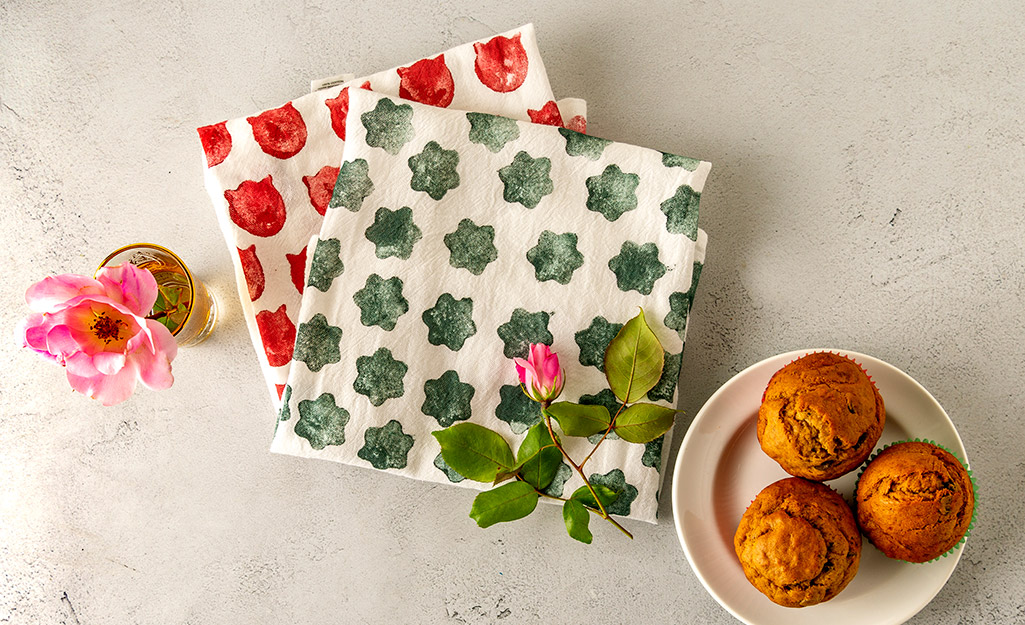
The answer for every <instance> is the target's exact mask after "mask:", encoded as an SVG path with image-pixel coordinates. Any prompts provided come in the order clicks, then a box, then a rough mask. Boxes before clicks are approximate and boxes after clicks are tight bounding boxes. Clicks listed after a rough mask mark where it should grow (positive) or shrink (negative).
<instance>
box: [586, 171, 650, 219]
mask: <svg viewBox="0 0 1025 625" xmlns="http://www.w3.org/2000/svg"><path fill="white" fill-rule="evenodd" d="M640 182H641V178H640V176H638V175H637V174H630V173H625V172H623V170H621V169H620V168H619V166H618V165H609V166H608V167H606V168H605V171H603V172H602V173H601V174H600V175H598V176H591V177H590V178H588V179H587V180H586V184H587V209H588V210H592V211H594V212H596V213H601V214H602V215H604V216H605V219H608V220H609V221H616V220H617V219H619V218H620V217H621V216H622V215H623V213H625V212H627V211H632V210H633V209H635V208H637V185H638V184H640Z"/></svg>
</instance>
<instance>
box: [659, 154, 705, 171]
mask: <svg viewBox="0 0 1025 625" xmlns="http://www.w3.org/2000/svg"><path fill="white" fill-rule="evenodd" d="M700 163H701V161H699V160H698V159H696V158H687V157H686V156H677V155H676V154H669V153H668V152H663V153H662V164H663V165H665V166H666V167H683V168H684V169H686V170H687V171H694V170H695V169H697V168H698V165H699V164H700Z"/></svg>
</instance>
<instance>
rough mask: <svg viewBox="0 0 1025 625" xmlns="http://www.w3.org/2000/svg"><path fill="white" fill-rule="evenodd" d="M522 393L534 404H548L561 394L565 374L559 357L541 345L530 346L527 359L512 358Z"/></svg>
mask: <svg viewBox="0 0 1025 625" xmlns="http://www.w3.org/2000/svg"><path fill="white" fill-rule="evenodd" d="M513 362H514V363H515V364H516V374H517V375H519V376H520V383H521V384H523V392H524V393H526V394H527V397H530V398H531V399H533V400H534V401H536V402H542V403H543V402H550V401H552V400H553V399H556V398H557V397H558V396H559V395H561V394H562V387H563V385H564V384H565V381H566V374H565V372H564V371H563V370H562V368H561V367H560V366H559V355H558V354H556V353H555V352H553V351H551V350H550V349H548V346H547V345H544V344H542V343H536V344H531V346H530V354H529V355H528V356H527V359H526V360H524V359H522V358H513Z"/></svg>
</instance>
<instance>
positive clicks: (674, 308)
mask: <svg viewBox="0 0 1025 625" xmlns="http://www.w3.org/2000/svg"><path fill="white" fill-rule="evenodd" d="M702 266H703V265H702V264H701V263H694V270H693V271H692V272H691V277H690V289H688V290H687V292H686V293H680V292H679V291H677V292H676V293H673V294H672V295H670V296H669V312H668V313H667V314H666V318H665V320H664V321H663V323H665V324H666V327H667V328H669V329H671V330H676V333H677V334H679V335H680V340H681V341H682V340H684V336H685V334H686V332H687V315H689V314H690V308H691V305H692V304H693V303H694V293H695V291H697V290H698V278H700V277H701V267H702Z"/></svg>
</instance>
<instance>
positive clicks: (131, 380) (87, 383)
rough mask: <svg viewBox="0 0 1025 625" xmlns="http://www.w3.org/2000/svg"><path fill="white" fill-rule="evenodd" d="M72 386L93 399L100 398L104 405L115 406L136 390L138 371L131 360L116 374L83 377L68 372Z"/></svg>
mask: <svg viewBox="0 0 1025 625" xmlns="http://www.w3.org/2000/svg"><path fill="white" fill-rule="evenodd" d="M67 375H68V382H69V383H70V384H71V388H73V389H75V390H76V391H78V392H79V393H82V394H84V395H86V396H88V397H91V398H93V399H98V400H100V402H101V403H103V405H104V406H113V405H114V404H117V403H120V402H123V401H124V400H126V399H128V398H129V397H131V395H132V392H133V391H135V384H136V379H137V371H136V368H135V366H134V363H132V362H131V361H129V362H128V364H127V365H126V366H125V367H124V368H123V369H121V371H119V372H117V373H115V374H114V375H98V376H94V377H83V376H77V375H75V374H73V373H72V372H71V371H68V372H67Z"/></svg>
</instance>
